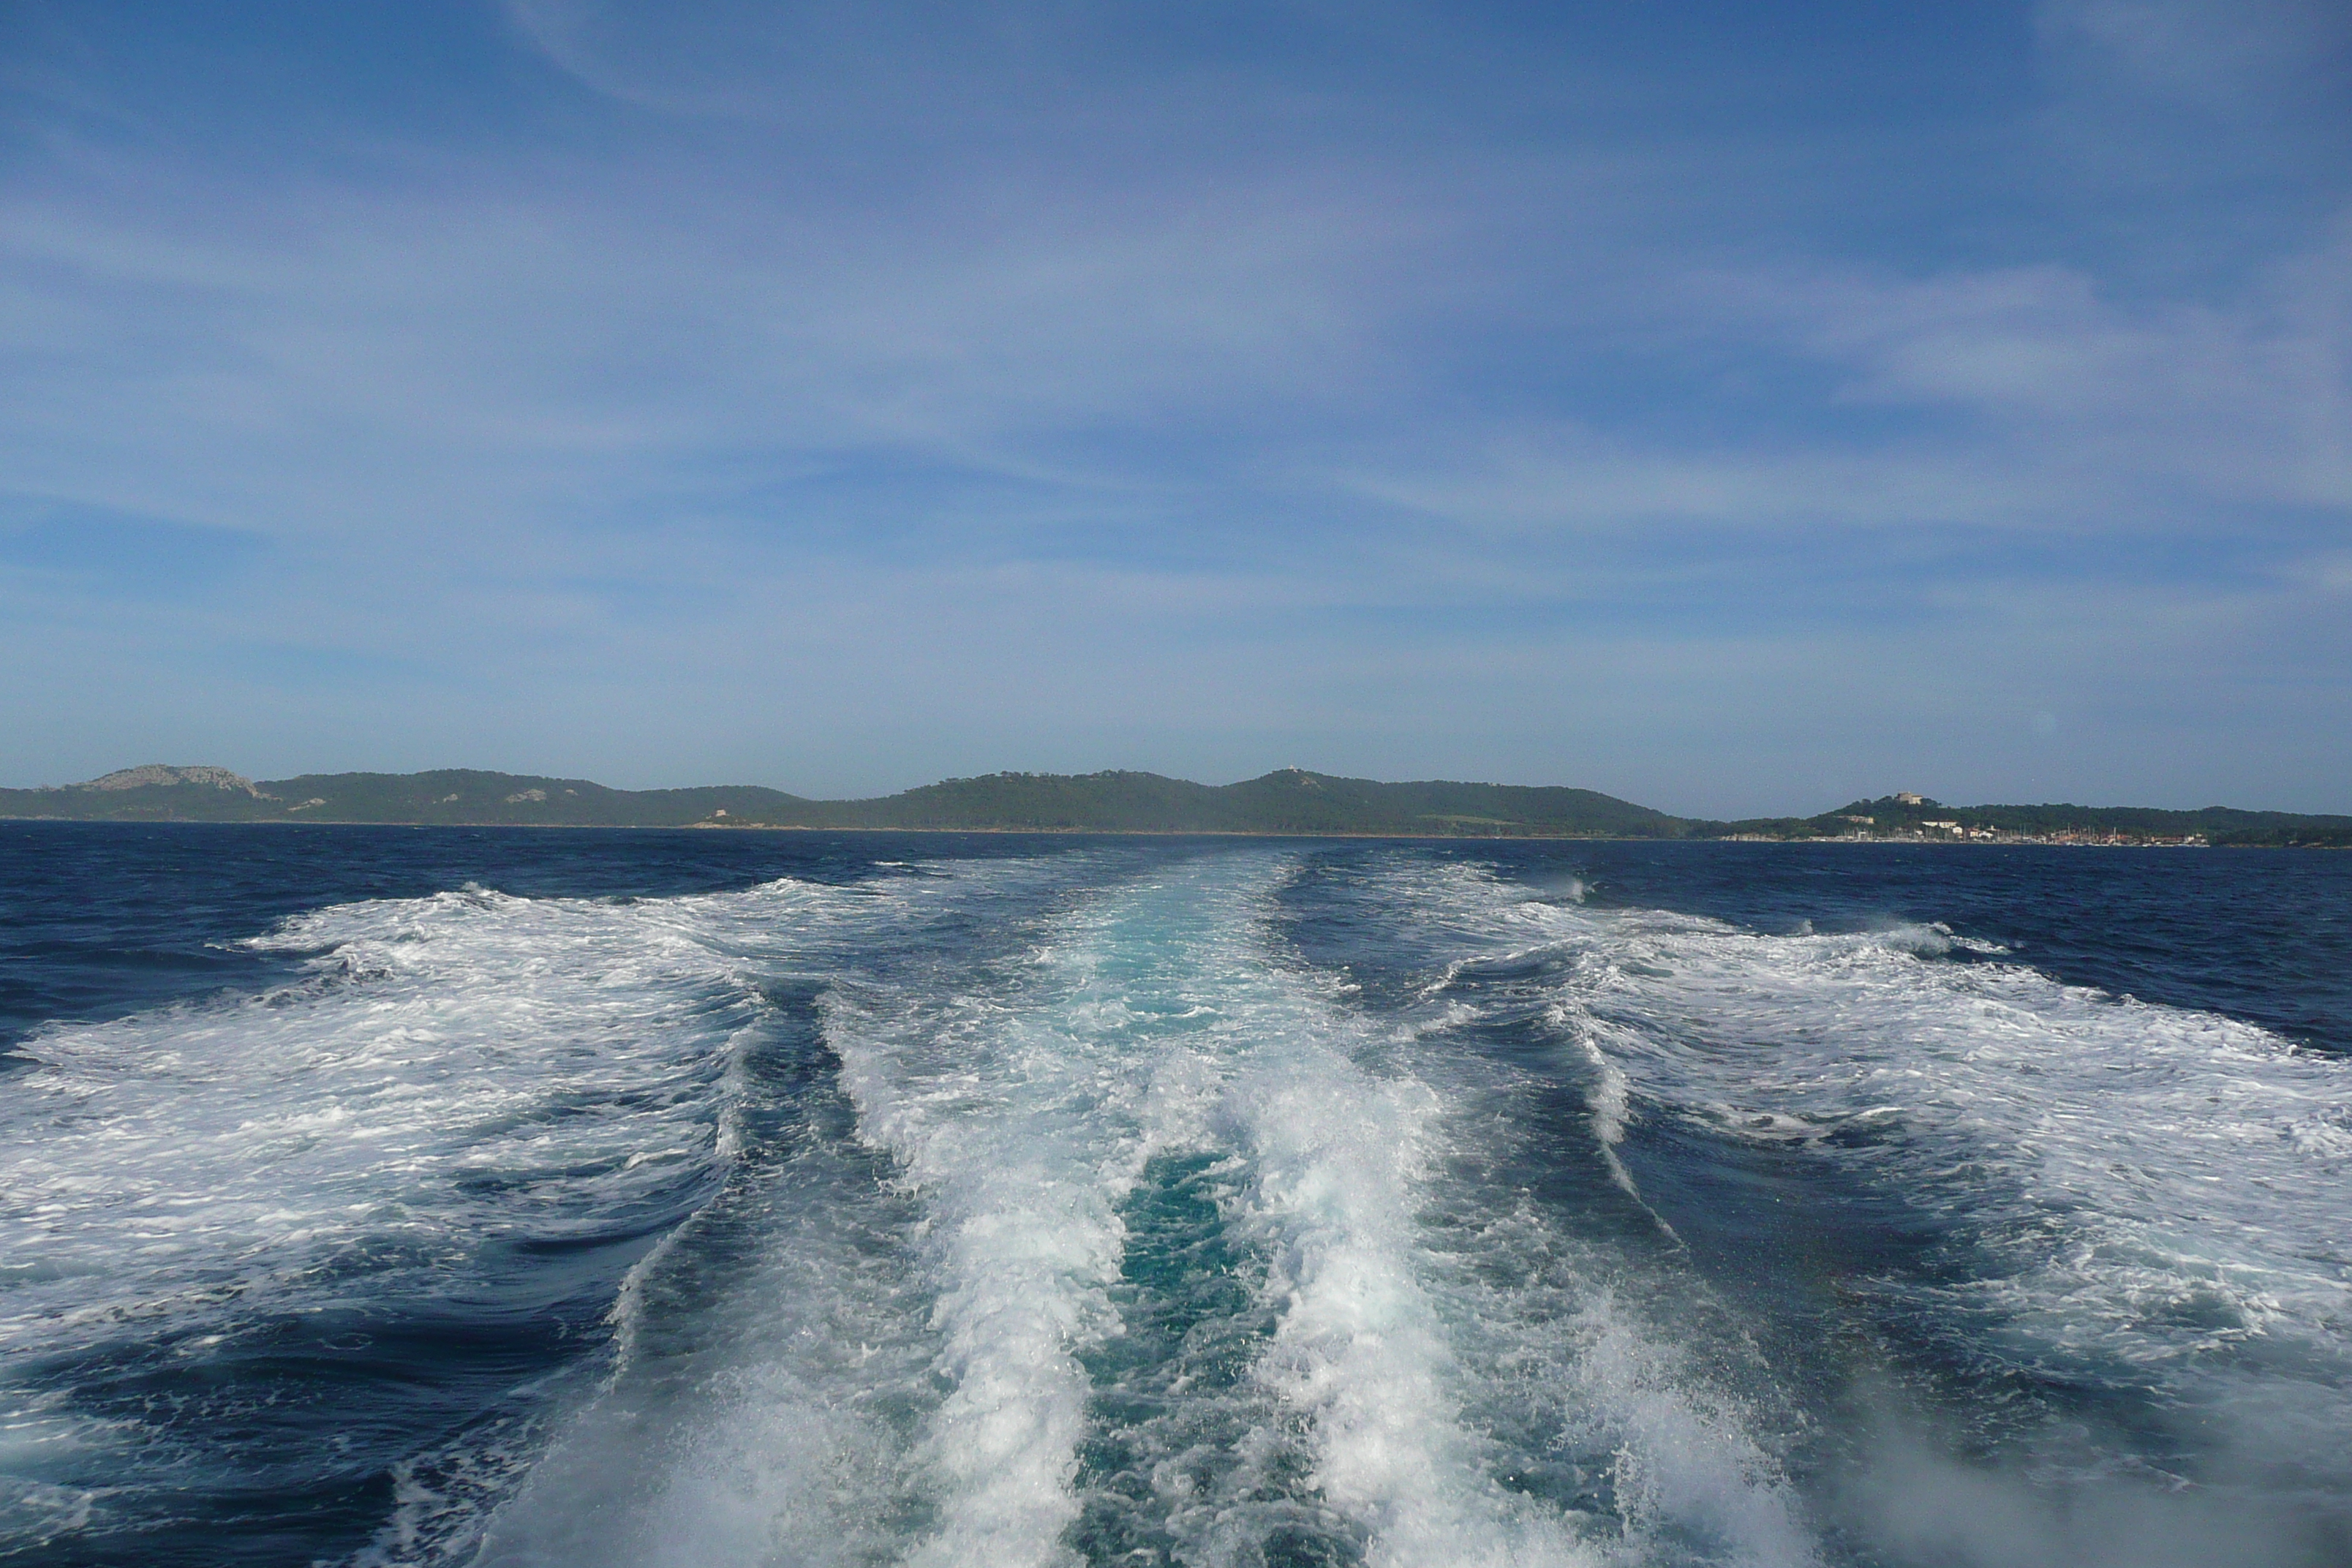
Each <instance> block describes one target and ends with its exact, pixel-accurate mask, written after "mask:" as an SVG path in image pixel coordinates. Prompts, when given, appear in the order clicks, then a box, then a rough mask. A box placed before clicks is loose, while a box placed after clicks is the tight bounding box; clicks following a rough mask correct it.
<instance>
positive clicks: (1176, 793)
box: [0, 764, 2352, 845]
mask: <svg viewBox="0 0 2352 1568" xmlns="http://www.w3.org/2000/svg"><path fill="white" fill-rule="evenodd" d="M0 816H11V817H45V818H61V819H69V820H79V821H92V820H106V821H148V822H160V821H201V822H300V821H310V822H345V823H383V824H417V825H430V824H439V825H446V826H581V827H625V826H634V827H687V826H744V827H751V826H767V827H807V828H909V829H944V830H955V829H961V830H966V831H1030V832H1107V833H1277V834H1310V835H1311V834H1333V835H1342V834H1366V835H1379V836H1396V837H1610V838H1717V837H1728V836H1731V835H1734V834H1741V835H1749V836H1761V837H1777V838H1792V839H1807V838H1832V837H1905V836H1908V835H1910V834H1914V833H1916V832H1920V831H1923V830H1924V829H1925V827H1926V825H1927V824H1930V823H1948V822H1958V823H1960V824H1962V825H1963V826H1968V827H1981V828H1986V829H1990V830H1998V831H2000V832H2004V833H2032V834H2060V833H2121V834H2126V835H2132V836H2140V837H2181V836H2186V835H2192V834H2194V835H2201V836H2203V837H2207V838H2209V839H2210V841H2211V842H2214V843H2216V844H2223V843H2228V844H2291V843H2304V844H2339V845H2352V816H2309V815H2302V814H2297V813H2292V812H2259V811H2239V810H2233V809H2231V808H2229V807H2224V806H2210V807H2206V808H2204V809H2202V810H2199V811H2164V810H2158V809H2155V808H2150V807H2138V806H2075V805H1982V806H1946V805H1941V804H1939V803H1937V802H1936V801H1933V800H1916V801H1913V800H1899V799H1898V798H1897V797H1895V796H1891V795H1890V796H1885V797H1883V798H1881V799H1878V800H1874V801H1856V802H1853V803H1852V804H1851V805H1846V806H1843V807H1840V808H1838V809H1836V810H1834V811H1828V812H1822V813H1821V814H1820V815H1818V816H1811V817H1787V818H1759V819H1750V820H1747V821H1740V822H1718V821H1711V820H1706V819H1702V818H1693V817H1681V816H1672V815H1669V814H1668V813H1665V812H1662V811H1656V810H1654V809H1652V808H1651V807H1649V806H1645V805H1635V804H1634V803H1633V802H1631V801H1625V800H1620V799H1618V798H1616V797H1615V796H1613V795H1602V794H1601V793H1599V792H1598V791H1595V790H1588V789H1575V788H1570V787H1567V786H1563V785H1528V784H1472V783H1464V782H1458V781H1454V780H1444V779H1433V780H1423V781H1418V782H1413V783H1405V784H1385V783H1381V782H1380V781H1377V780H1373V779H1352V778H1341V777H1338V776H1335V775H1333V774H1329V773H1310V772H1308V771H1307V770H1305V769H1301V768H1283V769H1279V770H1277V771H1276V772H1274V773H1266V774H1265V775H1264V776H1262V777H1259V778H1254V779H1244V780H1242V781H1241V782H1239V783H1237V784H1195V783H1193V782H1192V781H1190V780H1187V779H1176V778H1168V777H1165V776H1162V775H1161V774H1159V773H1136V772H1126V771H1106V772H1101V773H989V774H985V775H982V776H980V777H977V778H960V779H946V780H943V781H941V782H940V783H938V784H925V785H922V786H920V787H919V788H916V789H910V790H905V791H902V792H900V793H899V794H897V795H885V796H882V797H879V798H877V799H872V800H810V799H806V798H803V797H802V796H799V795H787V794H785V793H784V792H782V791H781V790H773V789H768V788H764V787H762V786H760V785H755V784H744V785H724V784H719V785H705V786H701V787H698V788H689V789H654V790H621V789H613V788H611V787H609V786H607V785H604V784H597V783H595V782H594V781H593V780H589V779H567V778H553V777H548V776H545V775H541V774H530V773H490V772H485V771H482V770H478V769H471V768H442V769H435V770H432V771H429V772H425V773H304V774H299V775H298V776H296V777H293V778H288V779H263V780H258V781H256V780H248V779H246V778H244V777H243V776H242V775H239V774H236V773H230V772H229V771H228V770H226V769H225V768H211V767H165V766H162V765H158V764H151V765H149V766H147V767H143V768H138V769H125V770H123V771H121V772H120V773H110V774H109V775H107V776H106V778H104V779H102V780H92V781H90V782H89V783H88V784H69V785H65V786H63V787H59V788H51V789H35V790H0ZM1864 818H1868V819H1869V821H1868V822H1866V823H1865V822H1864V821H1863V820H1862V819H1864Z"/></svg>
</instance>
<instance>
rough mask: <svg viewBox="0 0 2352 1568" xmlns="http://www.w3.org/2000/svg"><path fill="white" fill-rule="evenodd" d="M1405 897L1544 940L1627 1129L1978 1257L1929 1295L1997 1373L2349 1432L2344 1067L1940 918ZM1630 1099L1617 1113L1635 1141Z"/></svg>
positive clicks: (1572, 1034)
mask: <svg viewBox="0 0 2352 1568" xmlns="http://www.w3.org/2000/svg"><path fill="white" fill-rule="evenodd" d="M1404 879H1406V880H1409V881H1410V882H1411V884H1412V896H1416V897H1419V898H1422V899H1425V900H1430V901H1431V902H1432V903H1433V904H1434V905H1436V906H1439V907H1441V908H1443V909H1444V911H1445V912H1444V916H1443V917H1442V918H1443V921H1444V924H1445V928H1446V930H1447V931H1450V932H1456V933H1462V932H1475V931H1476V929H1477V928H1478V927H1479V925H1480V924H1481V922H1483V923H1484V926H1485V931H1484V934H1483V937H1482V938H1481V940H1482V942H1484V943H1485V944H1486V945H1488V946H1489V947H1490V948H1492V949H1495V950H1502V951H1509V952H1517V953H1520V954H1523V955H1524V954H1526V953H1528V952H1536V951H1540V949H1541V948H1542V946H1543V945H1544V944H1545V943H1549V944H1550V957H1549V961H1548V963H1549V969H1548V971H1547V974H1548V976H1549V977H1548V978H1547V979H1545V980H1544V981H1543V984H1546V985H1548V986H1549V989H1550V994H1551V996H1552V1009H1553V1011H1552V1020H1553V1023H1554V1025H1555V1026H1556V1027H1557V1028H1558V1030H1559V1033H1560V1034H1561V1037H1562V1038H1563V1041H1564V1043H1565V1044H1566V1045H1567V1046H1568V1047H1569V1048H1570V1049H1571V1050H1574V1051H1577V1052H1579V1053H1590V1054H1591V1055H1592V1056H1593V1057H1594V1058H1597V1059H1599V1060H1601V1061H1602V1062H1605V1063H1606V1064H1608V1065H1609V1066H1610V1067H1612V1068H1614V1069H1615V1070H1616V1071H1617V1072H1619V1073H1622V1075H1623V1078H1624V1081H1625V1083H1626V1084H1628V1085H1629V1086H1630V1090H1631V1094H1632V1097H1633V1110H1632V1111H1631V1112H1630V1114H1643V1113H1647V1114H1652V1115H1670V1116H1675V1117H1679V1118H1684V1119H1687V1120H1688V1121H1691V1122H1693V1123H1694V1124H1696V1125H1699V1126H1703V1127H1705V1128H1706V1129H1707V1130H1709V1131H1714V1132H1717V1133H1719V1134H1721V1135H1725V1136H1728V1137H1733V1138H1738V1139H1743V1140H1753V1141H1757V1142H1770V1143H1777V1144H1780V1145H1783V1146H1793V1147H1799V1148H1804V1149H1809V1150H1811V1151H1813V1152H1815V1153H1816V1155H1817V1156H1818V1157H1819V1158H1821V1159H1822V1160H1825V1161H1830V1162H1833V1163H1837V1164H1839V1165H1842V1166H1843V1167H1845V1168H1847V1169H1849V1170H1851V1171H1853V1173H1856V1174H1857V1175H1858V1176H1860V1177H1862V1178H1863V1179H1865V1180H1868V1181H1871V1182H1874V1183H1876V1184H1881V1185H1883V1186H1884V1187H1885V1188H1886V1189H1887V1190H1889V1191H1890V1192H1893V1193H1895V1194H1900V1196H1901V1197H1902V1199H1903V1200H1904V1201H1905V1202H1906V1203H1907V1204H1908V1205H1912V1206H1913V1207H1915V1208H1916V1210H1917V1211H1919V1212H1921V1213H1923V1214H1927V1215H1936V1216H1937V1217H1938V1218H1939V1219H1940V1220H1941V1222H1942V1223H1944V1224H1945V1225H1946V1226H1948V1227H1949V1228H1950V1230H1951V1232H1952V1234H1954V1235H1955V1236H1957V1237H1960V1238H1962V1239H1964V1240H1965V1241H1966V1242H1967V1243H1968V1244H1969V1246H1970V1247H1972V1248H1973V1249H1974V1251H1973V1253H1972V1254H1971V1255H1970V1256H1969V1258H1963V1259H1956V1260H1950V1261H1951V1265H1952V1267H1953V1268H1955V1269H1956V1270H1957V1272H1956V1273H1955V1274H1954V1275H1953V1277H1952V1278H1950V1279H1948V1281H1946V1282H1945V1283H1942V1284H1940V1285H1937V1286H1933V1287H1927V1286H1923V1287H1921V1289H1933V1290H1934V1291H1935V1292H1936V1299H1935V1300H1934V1301H1933V1302H1931V1303H1926V1305H1927V1306H1928V1307H1930V1308H1932V1310H1933V1312H1934V1313H1935V1315H1936V1316H1937V1318H1938V1319H1939V1320H1940V1321H1945V1322H1947V1323H1948V1324H1954V1325H1956V1324H1958V1323H1960V1322H1972V1323H1974V1324H1975V1325H1976V1328H1975V1329H1974V1330H1973V1332H1974V1333H1975V1334H1976V1335H1977V1340H1976V1342H1977V1343H1978V1344H1979V1346H1980V1348H1981V1350H1982V1352H1983V1353H1984V1354H1986V1355H1988V1356H1991V1357H1995V1358H2005V1359H2011V1360H2023V1361H2027V1362H2036V1361H2049V1362H2052V1363H2054V1364H2061V1365H2063V1366H2066V1367H2068V1368H2070V1369H2072V1370H2073V1374H2074V1375H2080V1376H2088V1377H2090V1378H2092V1379H2094V1380H2100V1379H2111V1380H2116V1381H2117V1382H2118V1383H2119V1384H2134V1383H2137V1384H2144V1385H2147V1386H2149V1387H2152V1388H2157V1389H2160V1390H2162V1391H2163V1394H2164V1397H2166V1398H2168V1399H2171V1398H2182V1397H2188V1398H2194V1399H2197V1400H2199V1401H2201V1402H2208V1403H2210V1405H2214V1406H2217V1407H2221V1408H2228V1407H2232V1406H2242V1407H2246V1408H2254V1407H2259V1408H2262V1409H2266V1410H2269V1411H2271V1412H2272V1416H2271V1417H2269V1418H2268V1419H2270V1420H2271V1421H2272V1423H2273V1425H2274V1426H2278V1427H2279V1428H2280V1429H2279V1430H2277V1431H2276V1432H2275V1433H2274V1434H2273V1437H2272V1439H2271V1442H2272V1443H2273V1445H2274V1451H2275V1453H2276V1454H2278V1455H2289V1454H2293V1453H2294V1452H2295V1451H2296V1449H2297V1448H2298V1447H2302V1448H2305V1449H2306V1450H2307V1448H2308V1447H2309V1446H2311V1445H2314V1444H2317V1445H2322V1446H2325V1447H2327V1448H2329V1449H2331V1450H2334V1451H2340V1450H2341V1448H2342V1447H2343V1446H2344V1445H2345V1444H2346V1443H2347V1441H2352V1354H2347V1350H2352V1347H2347V1343H2346V1340H2345V1330H2344V1325H2345V1323H2346V1322H2347V1320H2352V1247H2348V1246H2347V1241H2346V1237H2345V1232H2344V1228H2343V1225H2342V1214H2341V1203H2340V1201H2339V1197H2340V1194H2341V1191H2342V1186H2343V1182H2344V1179H2345V1177H2346V1176H2347V1174H2352V1138H2347V1136H2346V1129H2347V1126H2352V1072H2347V1068H2346V1066H2345V1064H2344V1063H2342V1062H2340V1061H2337V1060H2335V1059H2333V1058H2326V1057H2317V1056H2314V1055H2311V1054H2308V1053H2305V1052H2301V1051H2298V1050H2297V1049H2295V1048H2294V1047H2292V1046H2291V1045H2290V1044H2289V1043H2288V1042H2286V1041H2284V1040H2281V1039H2279V1038H2278V1037H2274V1036H2273V1035H2271V1034H2269V1033H2267V1032H2265V1031H2263V1030H2262V1029H2260V1028H2258V1027H2255V1026H2251V1025H2247V1024H2242V1023H2240V1022H2237V1021H2235V1020H2232V1019H2229V1018H2226V1017H2222V1016H2217V1015H2213V1014H2210V1013H2202V1012H2196V1011H2190V1010H2184V1009H2180V1008H2175V1007H2167V1006H2161V1005H2154V1004H2150V1003H2146V1002H2142V1001H2137V1000H2135V999H2133V998H2130V997H2126V996H2116V995H2112V994H2105V993H2102V992H2099V991H2096V990H2092V989H2087V988H2084V987H2079V986H2070V985H2065V984H2060V983H2058V982H2056V981H2053V980H2052V979H2049V978H2047V977H2045V976H2043V975H2042V974H2040V973H2036V972H2034V971H2032V970H2031V969H2029V968H2025V967H2023V966H2021V965H2017V964H2013V963H1988V962H1977V963H1947V962H1939V960H1940V959H1941V958H1942V956H1943V955H1944V954H1947V953H1948V952H1951V951H1952V950H1953V949H1955V948H1968V949H1969V950H1971V951H1972V952H1976V953H1978V954H1979V955H1988V956H1989V955H1990V954H1991V953H1992V952H1994V950H1993V949H1992V945H1991V944H1988V943H1981V942H1973V941H1971V940H1969V939H1968V938H1966V937H1964V936H1956V935H1955V934H1954V933H1952V932H1950V931H1947V930H1945V929H1943V928H1941V927H1938V926H1908V927H1900V928H1895V929H1894V930H1890V931H1876V932H1866V933H1859V934H1843V935H1815V934H1798V935H1786V936H1776V935H1769V934H1757V933H1753V932H1748V931H1739V930H1737V929H1735V928H1733V927H1730V926H1728V925H1726V924H1724V923H1722V922H1719V921H1711V920H1706V919H1701V918H1696V917H1689V916H1682V915H1675V914H1671V913H1665V912H1662V911H1655V910H1615V911H1610V910H1591V909H1582V908H1572V907H1566V906H1562V905H1560V904H1558V903H1555V902H1551V901H1549V900H1536V899H1530V898H1529V897H1528V895H1527V894H1526V893H1525V892H1524V891H1523V890H1520V889H1514V888H1511V887H1509V886H1507V885H1506V884H1503V883H1500V882H1497V881H1495V880H1493V879H1489V878H1486V877H1485V876H1483V875H1480V874H1478V873H1476V872H1473V871H1468V870H1465V869H1461V868H1448V869H1446V870H1444V871H1443V872H1440V873H1429V872H1421V871H1415V872H1412V873H1409V874H1406V877H1405V878H1404ZM1397 896H1398V897H1399V898H1400V900H1402V899H1403V898H1404V897H1405V896H1406V891H1405V889H1403V888H1402V887H1400V888H1399V889H1398V890H1397ZM1611 1085H1612V1080H1609V1079H1603V1082H1602V1086H1601V1093H1600V1096H1599V1100H1600V1101H1601V1102H1602V1105H1601V1109H1600V1110H1596V1113H1595V1114H1596V1121H1601V1120H1604V1117H1603V1111H1604V1110H1605V1113H1606V1115H1605V1120H1606V1121H1612V1122H1618V1123H1619V1124H1620V1125H1622V1121H1621V1120H1620V1119H1621V1117H1622V1114H1627V1113H1625V1112H1620V1111H1619V1110H1616V1109H1615V1103H1616V1102H1615V1100H1614V1095H1613V1090H1612V1087H1611ZM1603 1143H1604V1151H1605V1147H1606V1132H1605V1129H1604V1130H1603ZM2258 1346H2259V1347H2262V1353H2261V1354H2260V1355H2259V1356H2258V1357H2255V1358H2254V1359H2252V1360H2249V1359H2248V1357H2249V1355H2250V1354H2251V1353H2252V1352H2253V1351H2254V1350H2255V1349H2256V1347H2258ZM2248 1380H2252V1381H2251V1382H2249V1381H2248ZM2298 1383H2302V1384H2306V1385H2307V1387H2308V1389H2309V1391H2310V1392H2311V1393H2312V1394H2314V1395H2315V1398H2312V1399H2305V1398H2301V1397H2299V1396H2297V1395H2295V1394H2294V1393H2293V1389H2292V1386H2291V1385H2293V1384H2298ZM2322 1391H2326V1392H2325V1393H2323V1392H2322ZM2290 1408H2292V1409H2293V1410H2294V1412H2296V1414H2294V1415H2290V1414H2289V1412H2290ZM2287 1427H2292V1428H2293V1430H2292V1432H2289V1431H2288V1430H2286V1429H2285V1428H2287Z"/></svg>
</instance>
